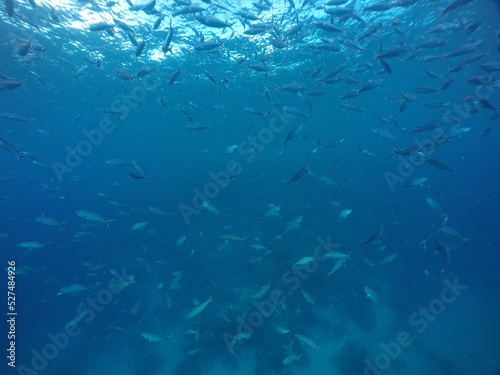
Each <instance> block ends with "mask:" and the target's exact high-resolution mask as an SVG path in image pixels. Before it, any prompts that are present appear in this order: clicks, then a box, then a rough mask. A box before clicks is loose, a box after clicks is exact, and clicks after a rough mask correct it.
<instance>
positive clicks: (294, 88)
mask: <svg viewBox="0 0 500 375" xmlns="http://www.w3.org/2000/svg"><path fill="white" fill-rule="evenodd" d="M274 87H275V88H276V95H279V94H280V93H281V92H282V91H287V92H291V93H292V94H297V93H299V92H302V91H305V90H306V86H305V85H304V84H302V83H298V82H292V83H289V84H286V85H283V86H281V87H280V86H278V85H274Z"/></svg>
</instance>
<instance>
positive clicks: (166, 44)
mask: <svg viewBox="0 0 500 375" xmlns="http://www.w3.org/2000/svg"><path fill="white" fill-rule="evenodd" d="M173 36H174V29H173V28H172V18H170V27H169V29H168V33H167V36H166V37H165V40H164V41H163V44H162V46H161V51H162V52H163V53H165V54H166V53H167V52H170V53H173V52H172V47H171V46H170V44H172V38H173Z"/></svg>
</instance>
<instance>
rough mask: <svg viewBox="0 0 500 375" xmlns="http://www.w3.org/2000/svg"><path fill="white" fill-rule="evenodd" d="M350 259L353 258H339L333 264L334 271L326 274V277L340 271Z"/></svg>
mask: <svg viewBox="0 0 500 375" xmlns="http://www.w3.org/2000/svg"><path fill="white" fill-rule="evenodd" d="M348 259H351V258H349V257H342V258H338V260H337V261H336V262H335V263H334V264H333V267H332V269H331V270H330V272H328V273H327V274H326V276H330V275H331V274H333V273H335V272H336V271H337V270H338V269H340V267H342V266H343V265H344V264H345V262H347V260H348Z"/></svg>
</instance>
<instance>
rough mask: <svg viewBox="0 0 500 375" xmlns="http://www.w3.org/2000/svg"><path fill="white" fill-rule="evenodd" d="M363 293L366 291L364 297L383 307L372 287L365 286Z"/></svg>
mask: <svg viewBox="0 0 500 375" xmlns="http://www.w3.org/2000/svg"><path fill="white" fill-rule="evenodd" d="M365 293H366V298H368V299H369V300H370V301H372V302H373V303H376V304H377V305H379V306H380V307H385V306H384V305H382V303H381V302H380V299H379V297H378V295H377V293H375V292H374V291H373V289H372V288H370V287H368V286H365Z"/></svg>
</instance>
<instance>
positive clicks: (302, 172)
mask: <svg viewBox="0 0 500 375" xmlns="http://www.w3.org/2000/svg"><path fill="white" fill-rule="evenodd" d="M307 173H309V167H304V168H302V169H301V170H299V171H298V172H297V173H295V174H294V175H293V176H292V178H290V179H289V180H288V181H285V186H284V188H286V187H287V186H288V185H289V184H291V183H292V182H295V181H298V180H300V179H301V178H302V177H304V176H305V175H306V174H307Z"/></svg>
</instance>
